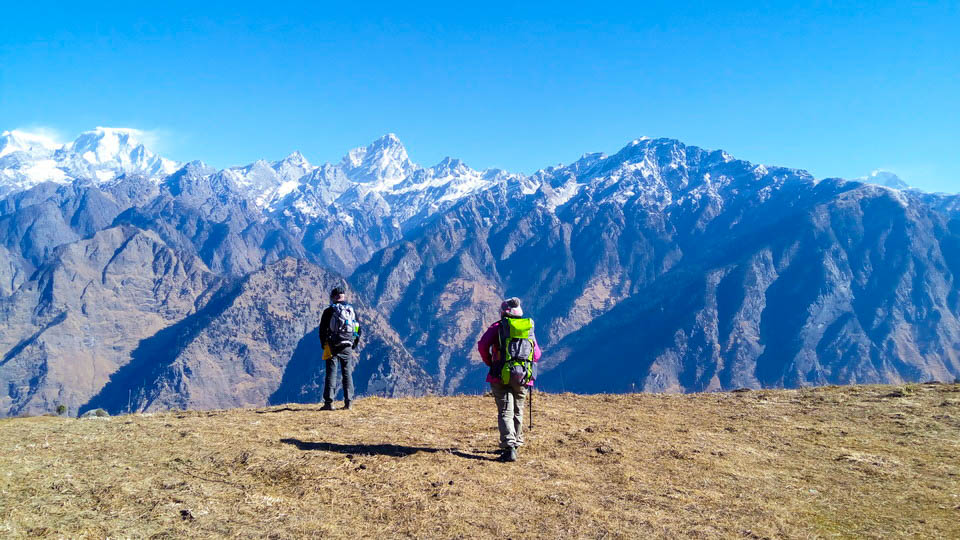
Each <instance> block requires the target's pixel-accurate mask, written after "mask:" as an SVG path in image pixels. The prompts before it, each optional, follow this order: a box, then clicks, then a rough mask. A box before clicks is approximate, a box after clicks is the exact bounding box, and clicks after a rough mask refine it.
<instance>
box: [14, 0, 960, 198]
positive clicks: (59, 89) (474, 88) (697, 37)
mask: <svg viewBox="0 0 960 540" xmlns="http://www.w3.org/2000/svg"><path fill="white" fill-rule="evenodd" d="M132 4H133V3H120V4H113V5H111V4H109V3H93V4H91V3H80V4H73V5H62V6H52V5H51V6H34V7H30V6H28V5H27V4H26V3H18V4H14V5H8V6H5V7H4V19H3V20H0V129H13V128H36V127H45V128H50V129H54V130H56V131H57V132H59V133H60V134H62V136H63V137H65V138H72V137H73V136H75V135H76V134H77V133H79V132H80V131H83V130H85V129H90V128H92V127H94V126H122V127H135V128H139V129H144V130H148V131H151V132H152V133H154V134H155V135H156V136H157V137H156V138H157V143H156V144H157V145H158V146H159V147H160V148H159V150H161V151H162V152H163V153H164V154H165V155H167V156H169V157H171V158H173V159H177V160H190V159H203V160H204V161H207V162H208V163H210V164H212V165H215V166H219V167H224V166H229V165H236V164H245V163H249V162H251V161H253V160H254V159H257V158H261V157H263V158H267V159H279V158H281V157H283V156H285V155H287V154H288V153H290V152H291V151H293V150H300V151H302V152H303V153H304V155H306V156H307V158H308V159H310V160H311V161H312V162H324V161H333V160H338V159H339V158H340V157H341V156H342V155H343V154H344V153H346V151H347V150H349V149H350V148H352V147H355V146H360V145H363V144H365V143H367V142H369V141H371V140H373V139H375V138H377V137H378V136H380V135H382V134H384V133H387V132H394V133H396V134H397V135H398V136H399V137H400V138H401V140H403V142H404V143H405V144H406V146H407V149H408V151H409V153H410V156H411V158H412V159H413V160H414V161H416V162H418V163H421V164H424V165H432V164H434V163H436V162H438V161H440V160H441V159H442V158H443V157H444V156H447V155H451V156H454V157H459V158H462V159H463V160H464V161H465V162H466V163H467V164H469V165H471V166H473V167H476V168H484V167H501V168H505V169H509V170H513V171H521V172H532V171H534V170H536V169H538V168H540V167H544V166H548V165H553V164H557V163H561V162H562V163H568V162H570V161H573V160H575V159H576V158H578V157H579V156H580V155H581V154H582V153H585V152H594V151H604V152H608V153H610V152H613V151H616V150H617V149H619V148H620V147H622V146H623V145H625V144H626V143H627V142H629V141H630V140H632V139H634V138H637V137H639V136H642V135H646V136H652V137H673V138H677V139H680V140H682V141H684V142H685V143H687V144H693V145H697V146H702V147H705V148H710V149H715V148H722V149H724V150H727V151H728V152H730V153H732V154H733V155H735V156H737V157H739V158H742V159H747V160H750V161H755V162H763V163H767V164H776V165H785V166H790V167H798V168H804V169H807V170H808V171H810V172H811V173H813V174H814V175H816V176H817V177H827V176H842V177H847V178H851V177H856V176H862V175H865V174H867V173H869V172H870V171H871V170H873V169H876V168H883V169H887V170H892V171H894V172H896V173H898V174H900V175H901V176H903V177H904V179H906V180H907V181H908V182H911V183H913V184H914V185H917V186H920V187H923V188H925V189H930V190H947V191H960V147H958V141H960V99H958V98H960V37H958V34H960V33H958V30H957V29H958V28H960V3H958V2H955V1H952V2H900V3H892V2H810V3H804V5H802V6H800V5H798V4H799V3H796V2H767V3H759V2H742V3H741V2H723V3H722V4H721V3H713V2H686V3H680V2H631V3H622V4H619V3H604V4H601V3H584V2H578V3H571V4H564V3H562V2H557V3H549V4H547V3H544V4H529V3H524V4H522V5H521V4H509V3H491V2H484V3H477V4H475V5H472V6H461V5H457V3H453V2H448V3H445V4H426V3H418V4H416V5H415V6H410V5H404V3H401V2H390V3H383V4H380V3H377V2H365V3H361V4H357V3H350V2H338V3H335V4H330V5H325V4H321V3H304V4H297V3H281V2H271V3H262V2H258V3H244V2H235V3H224V4H219V5H215V4H209V5H201V4H203V3H201V2H191V3H183V4H176V3H170V4H166V5H160V4H163V3H157V5H149V6H146V5H132ZM680 4H682V5H680ZM759 4H763V5H759Z"/></svg>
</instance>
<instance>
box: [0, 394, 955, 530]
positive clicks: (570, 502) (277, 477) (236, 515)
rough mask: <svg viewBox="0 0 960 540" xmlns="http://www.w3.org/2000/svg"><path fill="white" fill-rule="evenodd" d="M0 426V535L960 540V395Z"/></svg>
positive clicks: (648, 400) (562, 398)
mask: <svg viewBox="0 0 960 540" xmlns="http://www.w3.org/2000/svg"><path fill="white" fill-rule="evenodd" d="M318 408H319V407H318V406H317V405H290V406H280V407H270V408H263V409H245V410H229V411H204V412H169V413H163V414H153V415H150V414H134V415H129V416H119V417H113V418H106V419H73V418H59V417H49V416H48V417H33V418H15V419H6V420H0V536H3V537H12V538H19V537H53V538H59V537H66V538H83V537H87V538H105V537H110V538H126V537H133V538H170V537H173V538H182V537H191V538H197V537H201V538H202V537H240V538H248V537H249V538H296V537H311V538H396V537H416V538H504V539H505V538H532V537H542V538H646V537H670V538H675V537H706V538H716V537H722V538H767V537H769V538H816V537H823V538H829V537H841V538H850V537H875V538H887V537H917V538H958V537H960V385H934V384H917V385H906V386H858V387H844V388H836V387H831V388H818V389H804V390H795V391H752V392H739V393H723V394H697V395H643V394H638V395H623V396H613V395H598V396H580V395H572V394H562V395H556V394H554V395H547V394H537V395H536V397H535V415H536V416H535V428H534V430H533V431H532V432H531V433H530V434H529V437H528V441H527V446H526V447H524V448H523V449H522V450H521V453H520V461H519V462H517V463H510V464H506V463H499V462H496V461H493V460H494V458H495V457H496V455H495V454H494V450H495V448H496V444H497V435H496V426H495V407H494V404H493V399H492V398H488V397H481V396H469V397H442V398H441V397H437V398H421V399H378V398H370V399H364V400H361V401H358V402H357V403H356V406H355V409H354V410H351V411H332V412H326V411H319V410H318Z"/></svg>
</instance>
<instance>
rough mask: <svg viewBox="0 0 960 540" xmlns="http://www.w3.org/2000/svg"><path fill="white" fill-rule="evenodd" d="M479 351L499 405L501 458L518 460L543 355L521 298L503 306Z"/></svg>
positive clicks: (482, 339)
mask: <svg viewBox="0 0 960 540" xmlns="http://www.w3.org/2000/svg"><path fill="white" fill-rule="evenodd" d="M477 350H478V351H479V352H480V358H481V359H482V360H483V363H484V364H486V365H488V366H490V372H489V373H488V374H487V382H488V383H490V390H492V391H493V398H494V400H495V401H496V403H497V414H498V416H497V427H498V428H499V429H500V449H501V450H502V451H503V456H502V458H503V459H504V460H506V461H516V460H517V448H518V447H520V446H523V405H524V403H525V402H526V400H527V395H528V394H529V392H530V388H531V387H533V380H534V378H535V377H536V374H535V372H534V366H533V364H534V362H539V361H540V356H541V352H540V345H539V344H537V338H536V336H535V335H534V333H533V319H525V318H523V309H522V308H521V307H520V299H519V298H516V297H514V298H509V299H507V300H504V301H503V303H502V304H500V320H499V321H497V322H495V323H493V324H492V325H490V327H489V328H487V331H486V332H484V334H483V337H481V338H480V341H479V342H477Z"/></svg>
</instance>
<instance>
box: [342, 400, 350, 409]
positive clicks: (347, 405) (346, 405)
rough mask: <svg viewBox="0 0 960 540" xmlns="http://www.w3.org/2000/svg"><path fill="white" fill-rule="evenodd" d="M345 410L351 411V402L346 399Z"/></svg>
mask: <svg viewBox="0 0 960 540" xmlns="http://www.w3.org/2000/svg"><path fill="white" fill-rule="evenodd" d="M343 410H345V411H349V410H350V402H349V401H344V402H343Z"/></svg>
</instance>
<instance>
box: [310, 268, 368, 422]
mask: <svg viewBox="0 0 960 540" xmlns="http://www.w3.org/2000/svg"><path fill="white" fill-rule="evenodd" d="M319 333H320V346H321V347H323V359H324V360H326V364H327V365H326V374H325V377H324V381H323V407H321V410H324V411H330V410H333V397H334V395H335V390H336V388H335V387H336V381H335V380H334V376H333V374H334V372H335V371H336V369H337V364H338V363H339V364H340V376H341V379H342V381H343V408H344V409H349V408H350V400H351V399H353V358H354V354H353V351H354V349H356V348H357V344H359V343H360V333H361V331H360V324H359V323H358V322H357V314H356V312H355V311H354V309H353V306H351V305H350V304H348V303H347V294H346V291H344V290H343V288H342V287H334V289H333V290H332V291H330V306H329V307H328V308H327V309H325V310H323V315H322V316H321V317H320V330H319Z"/></svg>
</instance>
